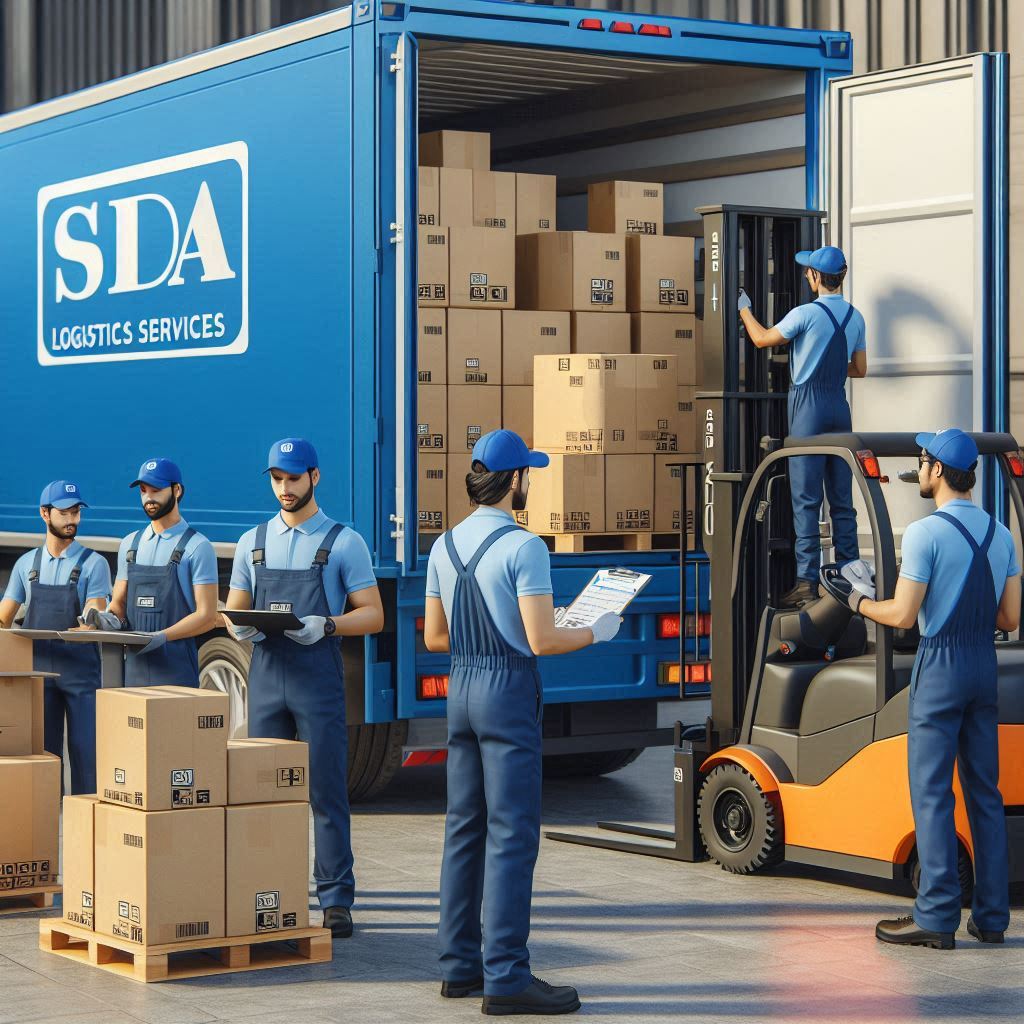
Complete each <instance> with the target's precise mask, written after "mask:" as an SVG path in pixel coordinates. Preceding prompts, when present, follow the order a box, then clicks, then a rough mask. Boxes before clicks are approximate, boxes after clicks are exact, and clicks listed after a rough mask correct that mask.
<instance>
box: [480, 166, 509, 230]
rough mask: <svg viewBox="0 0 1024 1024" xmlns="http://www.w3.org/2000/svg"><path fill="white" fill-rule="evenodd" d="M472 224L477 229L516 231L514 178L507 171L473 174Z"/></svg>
mask: <svg viewBox="0 0 1024 1024" xmlns="http://www.w3.org/2000/svg"><path fill="white" fill-rule="evenodd" d="M472 195H473V223H474V224H475V225H476V226H477V227H478V228H499V229H501V230H504V231H511V232H512V233H513V234H515V229H516V176H515V175H514V174H510V173H509V172H508V171H474V172H473V189H472Z"/></svg>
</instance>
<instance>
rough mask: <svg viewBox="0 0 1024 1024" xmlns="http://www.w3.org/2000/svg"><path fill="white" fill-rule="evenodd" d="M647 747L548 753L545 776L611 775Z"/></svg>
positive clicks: (570, 777)
mask: <svg viewBox="0 0 1024 1024" xmlns="http://www.w3.org/2000/svg"><path fill="white" fill-rule="evenodd" d="M646 749H647V748H646V747H637V748H635V749H633V750H598V751H594V752H592V753H589V754H548V755H547V756H546V757H545V758H544V778H546V779H580V778H586V777H588V776H595V775H611V773H612V772H617V771H618V770H619V769H620V768H625V767H626V765H627V764H632V763H633V762H634V761H635V760H636V759H637V758H638V757H639V756H640V755H641V754H642V753H643V752H644V751H645V750H646Z"/></svg>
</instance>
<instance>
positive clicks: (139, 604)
mask: <svg viewBox="0 0 1024 1024" xmlns="http://www.w3.org/2000/svg"><path fill="white" fill-rule="evenodd" d="M135 607H136V608H155V607H156V598H155V597H137V598H136V599H135Z"/></svg>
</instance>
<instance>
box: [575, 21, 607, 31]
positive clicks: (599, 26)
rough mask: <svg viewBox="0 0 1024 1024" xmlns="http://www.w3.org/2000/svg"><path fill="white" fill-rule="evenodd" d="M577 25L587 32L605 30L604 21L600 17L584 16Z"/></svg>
mask: <svg viewBox="0 0 1024 1024" xmlns="http://www.w3.org/2000/svg"><path fill="white" fill-rule="evenodd" d="M576 27H577V28H581V29H583V30H584V31H585V32H603V31H604V22H603V21H601V19H600V18H584V19H583V20H582V21H581V22H580V23H579V24H578V25H577V26H576Z"/></svg>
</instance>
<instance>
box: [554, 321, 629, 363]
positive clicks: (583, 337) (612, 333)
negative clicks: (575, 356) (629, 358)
mask: <svg viewBox="0 0 1024 1024" xmlns="http://www.w3.org/2000/svg"><path fill="white" fill-rule="evenodd" d="M569 316H570V317H571V318H572V319H571V343H570V348H571V351H572V352H600V353H609V354H622V355H627V354H628V353H629V352H630V351H631V349H630V340H629V337H630V328H629V314H628V313H570V314H569Z"/></svg>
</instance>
